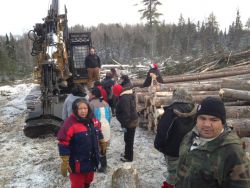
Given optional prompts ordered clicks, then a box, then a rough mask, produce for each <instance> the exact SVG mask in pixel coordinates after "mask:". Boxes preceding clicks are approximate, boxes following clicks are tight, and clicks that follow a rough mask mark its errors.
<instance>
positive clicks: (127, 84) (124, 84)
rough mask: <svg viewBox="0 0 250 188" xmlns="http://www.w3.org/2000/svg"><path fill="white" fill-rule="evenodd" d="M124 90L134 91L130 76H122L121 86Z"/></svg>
mask: <svg viewBox="0 0 250 188" xmlns="http://www.w3.org/2000/svg"><path fill="white" fill-rule="evenodd" d="M120 85H121V86H122V88H123V90H127V89H132V87H133V85H132V83H131V81H130V79H129V77H128V75H122V76H121V84H120Z"/></svg>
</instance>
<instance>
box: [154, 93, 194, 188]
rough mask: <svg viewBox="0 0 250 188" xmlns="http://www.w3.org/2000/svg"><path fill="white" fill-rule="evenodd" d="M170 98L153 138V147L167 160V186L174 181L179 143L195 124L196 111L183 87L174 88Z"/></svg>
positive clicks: (171, 184) (190, 97)
mask: <svg viewBox="0 0 250 188" xmlns="http://www.w3.org/2000/svg"><path fill="white" fill-rule="evenodd" d="M172 100H173V101H172V104H171V105H169V106H166V107H164V113H163V115H162V117H161V119H160V121H159V124H158V125H157V133H156V136H155V140H154V146H155V148H156V149H157V150H158V151H160V152H161V153H163V154H164V157H165V159H166V162H167V171H168V173H167V177H166V182H164V184H165V185H166V184H167V186H165V187H169V188H170V187H171V186H172V187H173V185H174V184H175V181H176V168H177V162H178V157H179V148H180V143H181V141H182V139H183V137H184V136H185V135H186V134H187V133H188V132H189V131H191V130H192V128H193V127H194V126H195V123H194V118H195V113H196V106H195V104H194V103H193V101H192V96H191V95H190V94H189V93H188V92H187V91H185V90H184V89H176V90H174V91H173V97H172ZM163 187H164V186H163Z"/></svg>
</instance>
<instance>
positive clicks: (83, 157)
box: [57, 98, 106, 188]
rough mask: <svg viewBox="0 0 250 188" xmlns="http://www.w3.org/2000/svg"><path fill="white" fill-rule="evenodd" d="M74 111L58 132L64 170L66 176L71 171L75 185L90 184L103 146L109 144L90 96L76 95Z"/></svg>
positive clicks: (62, 169) (76, 187)
mask: <svg viewBox="0 0 250 188" xmlns="http://www.w3.org/2000/svg"><path fill="white" fill-rule="evenodd" d="M72 111H73V113H72V114H71V115H70V116H69V117H68V118H67V119H66V120H65V121H64V123H63V125H62V127H61V128H60V130H59V132H58V135H57V138H58V141H59V143H58V148H59V154H60V157H61V159H62V163H61V173H62V175H63V176H64V177H66V176H67V172H69V173H70V182H71V188H80V187H81V188H88V187H89V186H90V184H91V182H92V181H93V178H94V172H95V171H96V169H97V167H98V164H99V146H100V151H101V153H103V152H106V144H105V142H104V140H103V134H102V131H101V124H100V122H99V121H98V120H97V119H96V118H94V116H93V114H92V111H91V109H90V107H89V104H88V102H87V101H86V100H84V99H81V98H79V99H76V100H75V101H74V102H73V104H72Z"/></svg>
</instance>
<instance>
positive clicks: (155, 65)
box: [142, 63, 163, 87]
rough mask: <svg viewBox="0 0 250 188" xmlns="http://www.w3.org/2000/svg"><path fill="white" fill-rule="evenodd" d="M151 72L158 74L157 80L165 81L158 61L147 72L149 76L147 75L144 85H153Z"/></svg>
mask: <svg viewBox="0 0 250 188" xmlns="http://www.w3.org/2000/svg"><path fill="white" fill-rule="evenodd" d="M151 74H154V75H155V76H156V80H157V82H159V83H163V79H162V77H161V74H160V71H159V69H158V65H157V64H156V63H154V64H153V65H152V66H150V69H149V71H148V73H147V77H146V79H145V81H144V83H143V85H142V87H148V86H150V85H151V82H152V75H151Z"/></svg>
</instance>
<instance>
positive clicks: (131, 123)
mask: <svg viewBox="0 0 250 188" xmlns="http://www.w3.org/2000/svg"><path fill="white" fill-rule="evenodd" d="M124 78H125V77H124ZM128 81H129V79H128V77H126V79H123V82H122V83H121V85H122V92H121V93H120V96H119V97H118V101H117V105H116V118H117V120H118V121H119V122H120V123H121V127H122V129H123V130H124V141H125V152H124V153H123V154H121V158H120V159H121V161H123V162H131V161H133V147H134V137H135V130H136V127H137V126H138V114H137V111H136V102H135V95H134V92H133V90H132V88H131V85H130V84H131V83H130V82H128Z"/></svg>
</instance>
